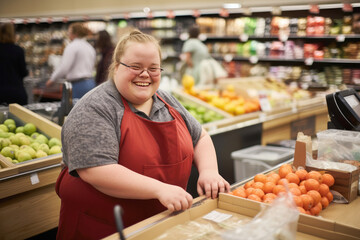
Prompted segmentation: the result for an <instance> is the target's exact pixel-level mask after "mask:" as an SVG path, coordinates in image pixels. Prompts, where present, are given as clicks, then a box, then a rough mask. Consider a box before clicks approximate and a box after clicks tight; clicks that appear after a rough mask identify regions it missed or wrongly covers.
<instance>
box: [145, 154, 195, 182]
mask: <svg viewBox="0 0 360 240" xmlns="http://www.w3.org/2000/svg"><path fill="white" fill-rule="evenodd" d="M191 166H192V158H191V156H188V157H186V158H185V159H184V160H182V161H181V162H178V163H174V164H161V165H144V167H143V169H144V175H145V176H148V177H151V178H155V179H157V180H159V181H161V182H164V183H168V184H172V185H177V186H180V187H182V188H184V189H186V185H187V182H188V180H189V177H190V172H191Z"/></svg>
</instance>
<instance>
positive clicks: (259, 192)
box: [250, 188, 265, 199]
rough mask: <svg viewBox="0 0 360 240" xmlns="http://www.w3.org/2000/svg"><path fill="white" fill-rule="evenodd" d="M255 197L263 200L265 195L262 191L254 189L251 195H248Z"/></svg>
mask: <svg viewBox="0 0 360 240" xmlns="http://www.w3.org/2000/svg"><path fill="white" fill-rule="evenodd" d="M253 194H254V195H257V196H259V198H261V199H262V198H263V197H264V195H265V193H264V191H263V190H261V189H258V188H255V189H254V190H253V191H252V192H251V194H250V195H253Z"/></svg>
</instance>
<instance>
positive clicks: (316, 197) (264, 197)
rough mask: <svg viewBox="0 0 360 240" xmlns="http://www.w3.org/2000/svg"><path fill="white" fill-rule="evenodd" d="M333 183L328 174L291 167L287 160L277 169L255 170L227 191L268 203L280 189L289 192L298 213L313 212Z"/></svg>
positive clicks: (327, 200)
mask: <svg viewBox="0 0 360 240" xmlns="http://www.w3.org/2000/svg"><path fill="white" fill-rule="evenodd" d="M334 183H335V179H334V177H333V176H332V175H331V174H328V173H322V172H319V171H310V172H308V171H306V170H305V169H300V168H299V169H297V170H294V169H293V168H292V166H291V165H290V164H283V165H281V166H280V168H279V171H278V173H275V172H270V173H269V174H267V175H265V174H257V175H255V176H254V179H253V180H251V181H248V182H247V183H245V185H243V186H240V187H238V188H236V189H235V190H233V191H232V192H230V194H232V195H234V196H238V197H242V198H247V199H251V200H254V201H258V202H263V203H272V202H273V201H274V199H275V198H277V197H278V196H279V195H281V193H282V192H286V191H289V192H291V193H292V197H293V199H294V203H295V204H296V206H297V208H298V210H299V211H300V212H301V213H304V214H309V215H314V216H317V215H319V213H320V212H321V211H322V210H323V209H325V208H326V207H328V205H329V204H330V203H331V202H332V200H333V194H332V193H331V191H330V187H331V186H333V185H334Z"/></svg>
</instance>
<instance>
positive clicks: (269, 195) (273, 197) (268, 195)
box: [263, 193, 277, 200]
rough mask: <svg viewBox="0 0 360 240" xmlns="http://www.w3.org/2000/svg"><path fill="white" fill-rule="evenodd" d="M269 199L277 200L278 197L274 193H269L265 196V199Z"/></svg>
mask: <svg viewBox="0 0 360 240" xmlns="http://www.w3.org/2000/svg"><path fill="white" fill-rule="evenodd" d="M268 198H272V199H275V198H277V196H276V195H275V194H274V193H267V194H265V195H264V197H263V199H264V200H265V199H268Z"/></svg>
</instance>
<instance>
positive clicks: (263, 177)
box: [254, 174, 267, 183]
mask: <svg viewBox="0 0 360 240" xmlns="http://www.w3.org/2000/svg"><path fill="white" fill-rule="evenodd" d="M266 178H267V176H266V175H265V174H256V175H255V177H254V181H255V182H262V183H266Z"/></svg>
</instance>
